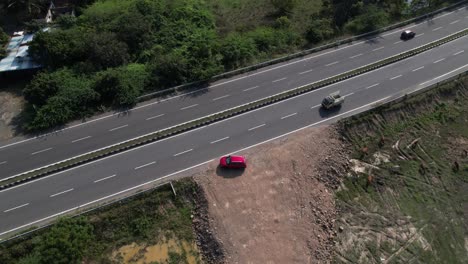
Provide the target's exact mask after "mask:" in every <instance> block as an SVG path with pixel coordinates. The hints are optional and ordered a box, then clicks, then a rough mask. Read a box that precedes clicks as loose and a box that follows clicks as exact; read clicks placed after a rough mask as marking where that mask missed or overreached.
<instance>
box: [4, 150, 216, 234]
mask: <svg viewBox="0 0 468 264" xmlns="http://www.w3.org/2000/svg"><path fill="white" fill-rule="evenodd" d="M212 161H214V159H211V160H208V161H206V162H203V163H200V164H197V165H195V166H192V167H189V168H186V169H183V170H180V171H176V172H174V173H171V174H168V175H166V176H163V177H161V178H157V179H154V180H151V181H148V182H145V183H142V184H140V185H137V186H133V187H131V188H128V189H125V190H122V191H120V192H117V193H113V194H111V195H107V196H105V197H102V198H99V199H96V200H94V201H91V202H87V203H84V204H82V205H79V206H76V207H73V208H70V209H67V210H65V211H62V212H59V213H56V214H53V215H50V216H47V217H44V218H41V219H39V220H36V221H33V222H31V223H28V224H25V225H22V226H19V227H15V228H13V229H10V230H7V231H5V232H2V233H0V236H3V235H5V234H8V233H11V232H14V231H16V230H18V229H21V228H24V227H27V226H31V225H34V224H37V223H40V222H42V221H44V220H47V219H51V218H54V217H57V216H60V215H63V214H66V213H68V212H71V211H74V210H76V209H80V208H82V207H86V206H88V205H91V204H94V203H97V202H99V201H102V200H106V199H108V198H111V197H114V196H117V195H120V194H122V193H126V192H129V191H131V190H135V189H138V188H140V187H143V186H145V185H148V184H151V183H154V182H156V181H160V180H162V179H165V178H168V177H171V176H174V175H177V174H179V173H182V172H185V171H188V170H191V169H194V168H196V167H199V166H202V165H205V164H208V163H210V162H212Z"/></svg>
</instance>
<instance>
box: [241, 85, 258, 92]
mask: <svg viewBox="0 0 468 264" xmlns="http://www.w3.org/2000/svg"><path fill="white" fill-rule="evenodd" d="M258 87H259V86H254V87H250V88H247V89H245V90H244V92H247V91H250V90H253V89H257V88H258Z"/></svg>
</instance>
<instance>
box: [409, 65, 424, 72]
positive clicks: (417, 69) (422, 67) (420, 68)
mask: <svg viewBox="0 0 468 264" xmlns="http://www.w3.org/2000/svg"><path fill="white" fill-rule="evenodd" d="M422 69H424V66H421V67H419V68H416V69H414V70H412V71H413V72H415V71H419V70H422Z"/></svg>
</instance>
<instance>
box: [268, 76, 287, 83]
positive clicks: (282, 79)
mask: <svg viewBox="0 0 468 264" xmlns="http://www.w3.org/2000/svg"><path fill="white" fill-rule="evenodd" d="M286 79H287V78H286V77H284V78H281V79H278V80H274V81H271V82H272V83H275V82H280V81H284V80H286Z"/></svg>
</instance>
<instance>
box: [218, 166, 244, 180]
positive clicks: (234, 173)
mask: <svg viewBox="0 0 468 264" xmlns="http://www.w3.org/2000/svg"><path fill="white" fill-rule="evenodd" d="M244 171H245V169H227V168H223V167H221V166H219V165H218V167H216V175H218V176H221V177H224V178H226V179H232V178H236V177H239V176H241V175H242V174H244Z"/></svg>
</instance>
